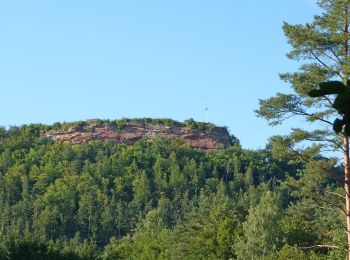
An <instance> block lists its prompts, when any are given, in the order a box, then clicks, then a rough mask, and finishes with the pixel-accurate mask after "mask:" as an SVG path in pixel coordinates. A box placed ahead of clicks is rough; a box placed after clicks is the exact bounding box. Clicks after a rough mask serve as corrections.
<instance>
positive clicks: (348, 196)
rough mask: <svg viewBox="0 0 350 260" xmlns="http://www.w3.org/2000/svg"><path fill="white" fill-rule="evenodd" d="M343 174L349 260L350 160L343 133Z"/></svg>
mask: <svg viewBox="0 0 350 260" xmlns="http://www.w3.org/2000/svg"><path fill="white" fill-rule="evenodd" d="M343 142H344V173H345V184H344V189H345V201H346V202H345V203H346V228H347V230H346V233H347V237H348V254H347V259H348V260H350V168H349V166H350V164H349V162H350V159H349V137H348V135H347V134H345V133H344V139H343Z"/></svg>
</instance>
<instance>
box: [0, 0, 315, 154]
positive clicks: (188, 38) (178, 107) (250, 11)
mask: <svg viewBox="0 0 350 260" xmlns="http://www.w3.org/2000/svg"><path fill="white" fill-rule="evenodd" d="M317 12H318V10H317V8H316V5H315V3H314V1H312V0H294V1H280V0H268V1H260V0H253V1H238V0H230V1H229V0H217V1H212V0H210V1H209V0H169V1H167V0H162V1H161V0H159V1H154V0H147V1H143V0H139V1H136V0H127V1H126V0H124V1H117V0H113V1H112V0H98V1H97V0H95V1H89V0H75V1H68V0H60V1H58V0H52V1H35V0H33V1H20V0H18V1H8V0H5V1H1V2H0V35H1V41H0V90H1V102H0V110H1V113H0V125H4V126H9V125H21V124H28V123H46V124H51V123H53V122H57V121H75V120H84V119H91V118H101V119H116V118H122V117H131V118H132V117H154V118H172V119H175V120H179V121H183V120H185V119H188V118H194V119H195V120H198V121H205V120H206V117H205V107H208V108H209V121H210V122H212V123H215V124H218V125H226V126H228V127H229V129H230V131H231V133H232V134H234V135H235V136H237V137H238V138H239V139H240V140H241V143H242V145H243V146H244V147H245V148H252V149H257V148H262V147H264V145H265V144H266V142H267V139H268V138H269V137H270V136H272V135H274V134H280V133H282V134H283V133H287V132H288V131H289V128H290V127H291V126H292V123H290V124H286V125H283V126H280V127H274V128H272V127H269V126H268V124H267V123H266V121H264V120H263V119H259V118H257V117H256V116H255V114H254V112H253V110H254V109H257V108H258V99H259V98H268V97H270V96H272V95H274V94H275V93H276V92H278V91H280V92H283V91H288V86H286V85H285V84H284V83H283V82H281V81H280V80H279V77H278V73H280V72H288V71H294V70H296V69H297V67H298V64H297V63H295V62H292V61H290V60H288V59H287V58H286V56H285V54H286V53H287V52H288V50H289V46H288V44H287V41H286V39H285V37H284V35H283V32H282V29H281V26H282V23H283V21H287V22H289V23H305V22H306V21H310V20H311V19H312V16H313V15H314V14H316V13H317ZM293 123H294V124H296V121H294V122H293Z"/></svg>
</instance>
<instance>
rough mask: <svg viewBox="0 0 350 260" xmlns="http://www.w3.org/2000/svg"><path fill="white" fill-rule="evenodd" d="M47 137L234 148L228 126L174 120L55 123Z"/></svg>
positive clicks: (46, 133) (128, 143) (74, 142)
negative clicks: (173, 141) (166, 140)
mask: <svg viewBox="0 0 350 260" xmlns="http://www.w3.org/2000/svg"><path fill="white" fill-rule="evenodd" d="M44 135H45V136H47V137H49V138H52V139H53V140H54V141H60V142H70V143H73V144H81V143H88V142H91V141H95V140H98V141H102V142H108V141H113V142H116V143H118V144H126V145H133V144H134V143H135V142H137V141H139V140H141V139H147V140H152V139H153V138H154V137H163V138H170V139H174V138H181V139H183V140H184V141H185V143H187V144H188V145H189V146H190V147H192V148H197V149H201V150H217V149H219V148H220V147H224V148H226V147H228V146H230V145H231V137H230V135H229V133H228V131H227V129H226V128H225V127H218V126H215V125H213V124H210V123H203V122H196V121H194V120H193V119H189V120H186V121H184V122H178V121H175V120H171V119H150V118H143V119H120V120H114V121H111V120H100V119H94V120H87V121H80V122H73V123H64V124H61V123H56V124H54V125H53V126H52V127H51V129H49V130H48V131H45V132H44Z"/></svg>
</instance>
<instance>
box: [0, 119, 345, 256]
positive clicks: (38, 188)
mask: <svg viewBox="0 0 350 260" xmlns="http://www.w3.org/2000/svg"><path fill="white" fill-rule="evenodd" d="M47 129H48V126H43V125H24V126H22V127H11V128H9V129H5V128H1V129H0V259H97V258H98V259H230V258H232V259H281V260H282V259H343V258H344V256H345V253H346V250H345V249H344V248H346V247H344V246H343V245H344V244H345V245H346V242H345V241H344V240H345V237H344V235H343V233H344V229H343V227H342V224H341V223H342V221H343V219H342V215H341V213H339V211H341V210H340V209H341V208H342V207H341V206H342V205H341V204H340V205H338V204H339V203H341V201H340V200H339V198H338V196H337V194H338V193H342V192H343V191H342V189H341V188H338V187H341V186H340V184H338V183H337V182H336V180H337V176H338V169H337V167H335V163H336V162H335V161H333V160H329V159H325V158H322V157H321V156H318V157H317V156H316V157H315V158H317V159H308V160H305V158H301V157H300V156H298V155H297V154H289V155H288V156H282V155H284V154H283V153H281V151H280V150H279V149H278V147H276V146H275V145H273V142H272V141H271V142H270V144H269V145H267V147H266V149H263V150H258V151H252V150H246V149H244V148H242V147H241V146H240V145H239V142H237V140H236V141H235V144H234V145H233V146H231V147H228V148H221V149H219V150H218V151H215V152H204V151H201V150H196V149H193V148H190V147H189V146H188V145H187V144H185V142H184V141H183V140H181V139H164V138H155V139H153V141H152V142H149V141H146V140H141V141H138V142H137V143H136V144H135V145H132V146H126V145H124V144H116V143H114V142H112V141H111V142H107V143H102V142H98V141H92V142H90V143H83V144H71V143H60V142H57V143H55V142H54V141H53V140H51V139H50V138H47V137H45V136H42V132H43V131H45V130H47ZM330 172H332V173H333V174H329V173H330ZM330 176H333V177H332V178H331V177H330ZM329 243H331V244H335V245H339V246H335V247H333V248H326V247H323V246H322V245H324V244H329Z"/></svg>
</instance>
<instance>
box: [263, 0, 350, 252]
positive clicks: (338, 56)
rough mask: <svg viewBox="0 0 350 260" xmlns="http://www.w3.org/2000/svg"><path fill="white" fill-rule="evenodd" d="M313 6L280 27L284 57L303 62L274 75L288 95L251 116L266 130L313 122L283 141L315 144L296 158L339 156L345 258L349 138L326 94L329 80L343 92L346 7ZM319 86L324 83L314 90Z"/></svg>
mask: <svg viewBox="0 0 350 260" xmlns="http://www.w3.org/2000/svg"><path fill="white" fill-rule="evenodd" d="M318 5H319V7H320V8H321V9H323V13H322V14H321V15H316V16H314V19H313V21H312V22H310V23H307V24H305V25H301V24H297V25H290V24H288V23H285V24H284V25H283V30H284V33H285V35H286V37H287V38H288V42H289V43H290V45H291V46H292V51H291V52H289V53H288V55H287V56H288V58H290V59H292V60H297V61H304V63H303V64H302V65H301V67H300V69H299V71H297V72H294V73H285V74H281V75H280V77H281V79H282V80H284V81H285V82H287V83H289V84H290V85H291V87H292V90H293V93H291V94H282V93H278V94H277V95H276V96H275V97H272V98H269V99H267V100H260V109H259V110H258V111H257V113H258V115H259V116H261V117H264V118H266V119H267V120H268V121H269V122H270V124H271V125H277V124H280V123H282V122H283V121H284V120H285V119H288V118H290V117H293V116H301V117H303V118H304V119H306V120H307V121H308V122H311V123H316V128H317V129H318V130H313V131H306V130H303V129H293V130H292V134H291V135H290V136H289V137H288V138H285V139H284V140H283V143H284V144H285V145H286V146H288V147H289V148H292V150H293V152H294V153H295V152H296V149H295V145H296V144H298V143H300V142H304V141H315V142H317V145H313V147H312V148H311V149H308V150H307V152H304V154H299V155H300V156H301V157H303V158H304V159H308V158H311V156H312V155H313V154H316V153H318V152H320V151H322V149H327V150H329V149H332V150H333V151H342V152H343V153H344V162H343V164H344V176H345V181H344V191H345V200H346V207H345V213H346V214H345V215H346V220H347V225H346V233H347V237H348V245H347V247H346V248H347V250H348V259H350V256H349V255H350V254H349V252H350V171H349V145H348V143H349V138H348V133H347V131H345V129H343V126H344V124H341V122H340V121H341V120H344V118H342V119H338V121H337V120H335V119H336V117H337V116H338V113H339V114H341V115H342V116H344V113H342V111H339V109H338V108H337V106H336V103H337V102H338V101H339V100H338V101H337V99H336V98H335V97H334V96H330V95H328V94H333V92H334V89H333V87H334V81H340V82H342V83H343V84H342V85H343V86H345V87H346V88H349V75H350V59H349V58H350V56H349V44H350V37H349V36H350V35H349V23H350V3H349V0H319V1H318ZM321 82H327V83H325V85H323V87H322V88H321V89H320V87H319V84H320V83H321ZM330 82H331V83H330ZM322 89H323V91H325V92H323V93H322V95H321V94H320V93H319V91H320V90H322ZM327 90H328V91H327ZM347 91H348V90H347ZM348 101H350V100H349V99H348ZM334 120H335V121H334ZM333 130H335V131H333ZM279 145H281V142H279Z"/></svg>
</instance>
